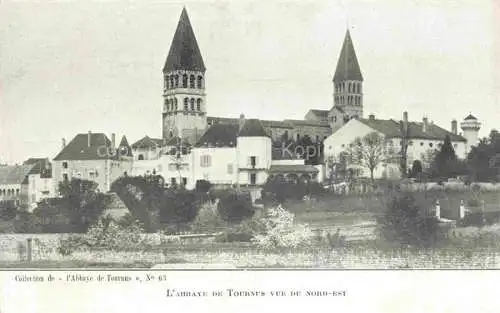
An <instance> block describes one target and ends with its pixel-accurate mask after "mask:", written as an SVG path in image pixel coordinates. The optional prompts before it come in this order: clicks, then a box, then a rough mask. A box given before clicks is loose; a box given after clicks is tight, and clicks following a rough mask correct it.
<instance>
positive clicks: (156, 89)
mask: <svg viewBox="0 0 500 313" xmlns="http://www.w3.org/2000/svg"><path fill="white" fill-rule="evenodd" d="M495 2H496V3H495ZM183 6H186V9H187V11H188V15H189V17H190V20H191V24H192V26H193V29H194V32H195V34H196V38H197V40H198V44H199V46H200V49H201V53H202V56H203V58H204V62H205V65H206V67H207V72H206V92H207V110H208V115H211V116H226V117H238V116H239V115H240V114H241V113H243V114H245V116H246V117H253V118H262V119H276V120H281V119H285V118H291V119H301V118H303V117H304V115H305V114H306V113H307V111H308V110H309V109H325V110H327V109H330V108H331V106H332V103H333V97H332V94H333V87H332V75H333V73H334V70H335V66H336V62H337V58H338V56H339V53H340V48H341V45H342V41H343V39H344V36H345V32H346V29H347V28H349V29H350V31H351V36H352V39H353V42H354V47H355V49H356V53H357V57H358V60H359V63H360V66H361V71H362V73H363V76H364V84H363V91H364V114H365V116H368V114H375V116H376V117H377V118H387V119H388V118H394V119H401V116H402V112H403V111H408V114H409V119H410V120H421V119H422V117H423V116H424V115H426V116H428V117H429V120H432V121H434V123H436V124H438V125H440V126H441V127H444V128H446V129H450V123H451V120H452V119H457V120H458V121H459V122H460V121H461V120H462V119H463V118H464V117H465V116H466V115H468V114H469V113H472V114H473V115H474V116H476V117H477V118H479V120H480V121H481V123H482V129H481V131H480V136H486V135H488V133H489V131H490V130H491V129H492V128H500V123H499V121H500V4H499V2H498V1H494V0H492V1H483V0H457V1H437V0H436V1H431V0H421V1H410V0H386V1H383V0H379V1H369V0H359V1H357V0H350V1H332V0H325V1H323V0H317V1H313V0H305V1H304V0H302V1H298V0H297V1H284V0H281V1H276V0H265V1H264V0H259V1H246V0H243V1H213V0H203V1H159V0H156V1H152V0H151V1H137V2H136V1H9V0H1V1H0V163H5V162H7V163H12V164H13V163H16V162H22V161H23V160H25V159H27V158H28V157H49V158H53V157H55V155H56V154H57V153H58V152H59V151H60V148H61V139H62V138H65V139H66V141H69V140H71V139H72V138H73V137H74V136H75V135H76V134H77V133H86V132H87V131H89V130H90V131H92V132H104V133H106V134H107V135H108V136H110V134H111V133H116V134H117V138H120V137H121V136H122V135H126V136H127V139H128V140H129V143H133V142H134V141H136V140H138V139H140V138H142V137H143V136H145V135H149V136H150V137H158V138H159V137H161V110H162V103H163V101H162V96H161V95H162V88H163V82H162V73H161V70H162V68H163V65H164V62H165V59H166V56H167V53H168V49H169V46H170V43H171V40H172V37H173V35H174V32H175V29H176V26H177V22H178V19H179V16H180V13H181V10H182V7H183Z"/></svg>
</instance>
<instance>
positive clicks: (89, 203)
mask: <svg viewBox="0 0 500 313" xmlns="http://www.w3.org/2000/svg"><path fill="white" fill-rule="evenodd" d="M97 186H98V185H97V183H96V182H93V181H89V180H83V179H75V178H74V179H72V180H71V181H63V182H60V183H59V193H60V194H61V196H62V198H63V201H64V203H65V204H64V205H65V206H66V207H67V208H68V218H69V221H70V224H71V225H72V226H73V227H74V231H76V232H78V231H80V232H82V231H83V232H84V231H86V230H87V228H88V226H89V225H91V224H92V223H94V222H95V221H97V220H98V219H99V218H100V217H101V215H102V212H103V211H104V209H105V208H106V205H107V199H106V198H105V197H104V195H103V194H101V193H99V192H98V190H97Z"/></svg>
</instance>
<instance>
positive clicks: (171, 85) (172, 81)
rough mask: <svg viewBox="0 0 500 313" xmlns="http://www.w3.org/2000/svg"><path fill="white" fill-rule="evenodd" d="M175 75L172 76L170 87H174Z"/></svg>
mask: <svg viewBox="0 0 500 313" xmlns="http://www.w3.org/2000/svg"><path fill="white" fill-rule="evenodd" d="M174 86H175V85H174V76H173V75H172V76H170V88H174Z"/></svg>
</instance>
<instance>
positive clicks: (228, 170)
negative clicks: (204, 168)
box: [227, 164, 233, 174]
mask: <svg viewBox="0 0 500 313" xmlns="http://www.w3.org/2000/svg"><path fill="white" fill-rule="evenodd" d="M227 173H228V174H232V173H233V164H228V165H227Z"/></svg>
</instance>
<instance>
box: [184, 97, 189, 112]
mask: <svg viewBox="0 0 500 313" xmlns="http://www.w3.org/2000/svg"><path fill="white" fill-rule="evenodd" d="M188 103H189V99H188V98H184V111H187V110H188V109H189V104H188Z"/></svg>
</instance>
